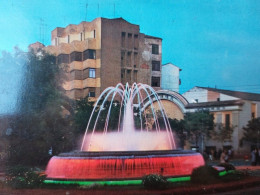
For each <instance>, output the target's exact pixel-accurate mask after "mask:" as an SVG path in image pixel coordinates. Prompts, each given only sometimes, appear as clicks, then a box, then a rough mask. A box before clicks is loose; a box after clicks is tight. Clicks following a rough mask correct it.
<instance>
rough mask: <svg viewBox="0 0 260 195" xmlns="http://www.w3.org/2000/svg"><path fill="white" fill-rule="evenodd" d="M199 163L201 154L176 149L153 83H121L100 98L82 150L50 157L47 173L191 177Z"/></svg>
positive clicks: (71, 177) (52, 176) (95, 177)
mask: <svg viewBox="0 0 260 195" xmlns="http://www.w3.org/2000/svg"><path fill="white" fill-rule="evenodd" d="M155 104H156V106H155ZM115 107H117V108H118V112H117V115H116V116H118V117H116V118H117V119H114V118H113V120H115V121H112V122H116V123H117V128H116V129H110V123H111V120H112V119H111V113H112V110H113V109H114V108H115ZM102 113H103V115H102ZM104 113H105V114H104ZM159 119H160V120H159ZM135 121H138V124H135ZM100 123H102V124H103V127H102V128H101V127H100V125H99V124H100ZM99 128H101V129H102V131H101V129H99ZM201 165H204V160H203V158H202V156H201V155H200V154H199V153H196V152H193V151H184V150H177V149H176V143H175V140H174V136H173V133H172V130H171V127H170V124H169V121H168V118H167V116H166V113H165V111H164V109H163V105H162V103H161V102H160V100H159V98H158V96H157V94H156V92H155V91H154V89H153V88H152V87H150V86H148V85H146V84H141V83H139V84H136V83H134V84H133V85H132V86H129V85H128V84H126V86H123V85H122V84H118V85H117V86H116V87H109V88H107V89H105V90H104V91H103V93H102V94H101V95H100V97H99V98H98V99H97V101H96V104H95V106H94V109H93V111H92V113H91V116H90V119H89V122H88V125H87V128H86V132H85V134H84V137H83V141H82V145H81V150H80V151H74V152H71V153H62V154H60V155H58V156H54V157H52V158H51V159H50V161H49V163H48V166H47V169H46V175H47V181H49V182H51V181H59V180H63V181H64V180H66V181H75V180H76V181H82V180H83V181H104V180H105V181H114V180H120V181H122V180H136V179H139V180H140V179H141V178H142V177H143V176H145V175H148V174H161V175H163V176H165V177H168V178H175V177H183V176H189V175H191V172H192V170H193V169H194V168H196V167H198V166H201Z"/></svg>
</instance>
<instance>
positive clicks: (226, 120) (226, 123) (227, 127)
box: [225, 114, 230, 129]
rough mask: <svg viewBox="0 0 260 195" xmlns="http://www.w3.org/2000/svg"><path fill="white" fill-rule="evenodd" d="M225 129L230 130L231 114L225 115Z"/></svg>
mask: <svg viewBox="0 0 260 195" xmlns="http://www.w3.org/2000/svg"><path fill="white" fill-rule="evenodd" d="M225 127H226V129H229V128H230V114H225Z"/></svg>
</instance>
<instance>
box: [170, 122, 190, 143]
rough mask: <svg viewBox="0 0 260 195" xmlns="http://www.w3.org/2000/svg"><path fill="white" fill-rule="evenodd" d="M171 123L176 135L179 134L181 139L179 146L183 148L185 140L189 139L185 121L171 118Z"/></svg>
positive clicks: (178, 136)
mask: <svg viewBox="0 0 260 195" xmlns="http://www.w3.org/2000/svg"><path fill="white" fill-rule="evenodd" d="M169 123H170V125H171V129H172V131H173V132H175V135H176V136H177V137H176V138H178V140H179V147H181V148H183V147H184V145H185V141H186V140H187V131H186V129H185V121H184V120H177V119H171V118H169Z"/></svg>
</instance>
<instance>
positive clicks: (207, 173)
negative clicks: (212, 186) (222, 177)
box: [191, 165, 219, 184]
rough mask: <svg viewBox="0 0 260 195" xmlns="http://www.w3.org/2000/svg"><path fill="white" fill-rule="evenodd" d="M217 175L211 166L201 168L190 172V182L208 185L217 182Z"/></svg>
mask: <svg viewBox="0 0 260 195" xmlns="http://www.w3.org/2000/svg"><path fill="white" fill-rule="evenodd" d="M218 178H219V173H218V171H217V170H216V169H214V168H213V167H211V166H208V165H206V166H201V167H198V168H196V169H194V170H193V171H192V174H191V182H192V183H197V184H209V183H214V182H216V181H217V180H218Z"/></svg>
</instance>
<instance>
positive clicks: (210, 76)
mask: <svg viewBox="0 0 260 195" xmlns="http://www.w3.org/2000/svg"><path fill="white" fill-rule="evenodd" d="M97 17H104V18H118V17H122V18H124V19H125V20H127V21H128V22H130V23H133V24H138V25H139V26H140V31H141V32H142V33H145V34H147V35H151V36H157V37H161V38H162V39H163V42H162V63H163V64H165V63H168V62H171V63H173V64H175V65H176V66H178V67H180V68H181V69H182V71H181V72H180V78H181V81H182V82H181V85H180V93H183V92H185V91H187V90H189V89H191V88H192V87H194V86H202V87H217V88H220V89H229V90H237V91H246V92H253V93H260V76H259V74H260V1H259V0H44V1H39V0H0V113H1V112H8V111H10V110H12V109H13V108H14V107H15V102H16V100H17V98H19V97H18V91H19V87H20V85H19V83H20V80H21V78H22V66H19V67H17V65H15V63H11V62H9V63H8V62H6V61H5V62H4V61H3V60H1V57H2V56H3V54H1V53H2V52H3V51H7V52H12V51H13V48H14V47H15V46H18V47H19V48H21V49H23V50H25V51H26V50H27V46H28V45H29V44H30V43H34V42H36V41H40V42H42V43H44V44H45V45H50V39H51V31H52V30H53V29H55V28H56V27H66V26H67V25H68V24H79V23H80V22H81V21H85V20H86V21H92V20H93V19H95V18H97Z"/></svg>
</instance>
